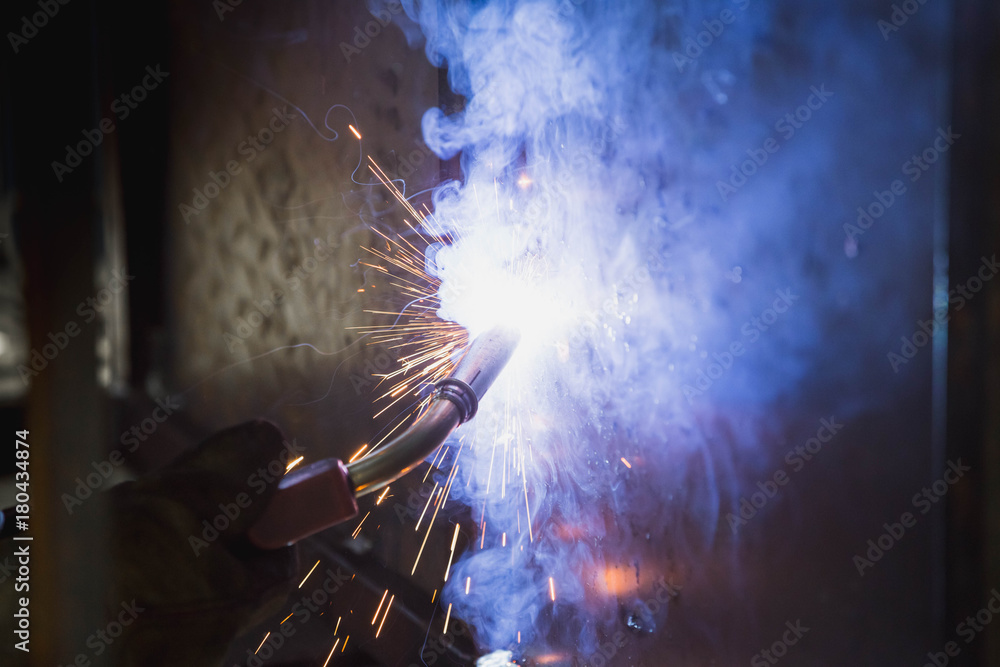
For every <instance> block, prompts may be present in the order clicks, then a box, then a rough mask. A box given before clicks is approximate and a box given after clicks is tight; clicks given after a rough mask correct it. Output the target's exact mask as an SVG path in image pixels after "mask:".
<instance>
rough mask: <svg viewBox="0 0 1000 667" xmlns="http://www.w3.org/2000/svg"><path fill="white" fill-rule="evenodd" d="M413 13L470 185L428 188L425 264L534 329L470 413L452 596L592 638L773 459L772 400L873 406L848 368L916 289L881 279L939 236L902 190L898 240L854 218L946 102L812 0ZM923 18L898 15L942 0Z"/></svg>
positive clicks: (589, 0) (465, 320) (507, 622)
mask: <svg viewBox="0 0 1000 667" xmlns="http://www.w3.org/2000/svg"><path fill="white" fill-rule="evenodd" d="M404 7H405V9H406V12H407V15H408V16H409V17H410V19H412V20H413V21H414V23H415V24H417V25H419V26H420V28H421V30H422V32H423V34H424V36H425V39H426V42H425V49H426V53H427V57H428V58H429V59H430V61H431V62H432V63H433V64H435V65H438V66H446V67H447V68H448V79H449V83H450V85H451V87H452V88H453V90H454V91H455V92H457V93H459V94H461V95H463V96H464V97H465V98H466V105H465V108H464V109H463V110H462V111H459V112H457V113H454V114H451V115H446V114H445V113H444V112H442V111H441V110H440V109H436V108H432V109H429V110H428V111H427V112H426V114H425V115H424V118H423V132H424V139H425V141H426V142H427V144H428V146H429V147H431V149H432V150H433V151H434V152H435V153H437V154H438V155H439V156H440V157H442V158H449V157H452V156H454V155H456V154H459V153H460V154H461V166H462V175H463V176H462V180H461V182H453V183H446V184H442V186H441V187H440V188H439V189H438V190H437V192H436V193H435V196H434V213H435V218H436V220H437V224H438V225H440V226H443V227H445V228H446V229H448V230H449V231H451V232H452V233H453V234H454V235H455V236H456V237H457V239H458V240H457V241H456V243H455V244H454V245H451V246H448V247H441V248H437V249H435V250H436V252H435V251H432V252H431V253H430V256H431V257H432V258H433V262H432V265H431V266H430V267H429V268H430V269H431V270H432V271H434V272H436V273H437V274H438V275H439V276H440V277H441V279H442V281H443V284H442V291H441V294H442V311H441V314H442V316H443V317H446V318H448V319H453V320H455V321H458V322H459V323H461V324H463V325H465V326H467V327H469V328H470V330H472V332H473V333H475V332H476V330H477V329H482V328H485V327H486V326H488V324H489V322H488V320H489V318H490V316H494V317H498V318H499V319H502V320H505V321H506V320H510V319H521V320H523V321H520V322H519V323H520V324H521V325H522V329H524V330H525V331H527V332H529V335H528V338H529V340H530V345H525V346H522V347H523V348H525V349H519V350H518V353H517V355H516V357H515V359H516V363H515V364H514V367H513V368H510V369H508V371H507V372H505V374H504V376H503V377H502V378H501V382H500V384H499V385H498V387H496V388H495V389H494V390H493V392H492V393H491V394H490V395H489V396H487V398H486V400H484V402H483V406H482V408H481V412H480V415H479V416H478V417H477V419H476V420H475V422H473V423H472V424H470V425H469V427H471V428H467V429H464V433H465V436H464V439H463V443H464V444H463V447H464V449H463V453H462V455H461V457H460V460H459V461H460V463H459V465H460V471H459V473H458V474H457V475H456V482H455V484H454V487H453V492H452V495H453V497H458V498H459V499H460V500H462V501H463V502H465V503H467V504H468V506H469V507H470V508H471V512H472V516H473V518H474V519H475V520H477V521H479V522H480V524H479V526H480V531H483V530H485V535H483V534H482V533H481V534H480V535H478V536H477V538H476V539H475V540H474V547H473V548H472V549H470V551H469V552H468V553H466V554H465V555H464V556H463V557H462V559H461V560H460V561H459V562H458V563H456V565H455V566H454V567H453V570H452V573H451V577H450V579H449V582H448V585H447V587H446V588H445V591H444V599H445V602H450V603H452V604H453V605H454V611H453V614H454V615H456V616H459V617H461V618H463V619H464V620H466V621H467V622H469V623H471V624H472V625H473V626H474V628H475V631H476V637H477V640H478V642H479V644H480V646H481V647H482V648H484V649H490V650H492V649H501V648H511V649H513V650H514V651H515V654H517V653H518V640H520V646H522V647H524V646H527V645H529V644H532V643H534V644H536V645H538V644H542V645H547V646H551V647H556V648H559V647H561V648H563V649H565V648H567V647H573V650H575V651H576V652H577V654H579V655H587V654H590V653H593V651H594V650H596V648H597V643H598V639H597V636H598V635H599V633H600V631H601V630H602V628H603V629H606V628H608V627H610V626H611V625H613V624H614V623H618V622H620V621H621V620H622V619H621V605H622V600H624V599H627V598H628V597H629V596H634V595H635V594H636V590H635V589H636V582H638V581H639V580H640V579H642V580H643V581H650V580H651V579H648V577H650V576H651V575H650V573H649V572H648V571H641V570H642V569H643V567H646V568H649V567H653V568H655V567H659V565H657V564H651V563H645V562H644V561H643V560H642V558H640V556H639V554H649V553H650V552H651V551H652V552H653V553H656V552H657V550H661V551H665V550H669V551H670V554H671V556H672V557H677V558H684V557H689V558H691V557H694V556H696V555H697V554H698V553H702V552H705V551H707V550H710V549H712V547H713V543H714V540H715V537H716V527H717V526H718V525H720V521H721V518H720V517H721V515H722V513H723V512H724V511H728V506H725V504H726V503H728V502H729V501H730V500H731V499H732V498H734V497H736V496H738V494H739V486H740V484H742V483H744V481H745V479H748V478H749V477H751V476H752V475H753V474H755V473H756V471H757V470H758V469H765V468H767V467H768V466H770V465H773V463H772V462H771V460H772V459H773V456H774V455H775V453H776V452H775V451H772V449H774V448H770V449H769V447H770V446H769V445H768V444H767V443H765V442H764V441H763V440H762V438H761V437H760V433H761V432H763V431H764V430H766V429H767V428H768V427H769V426H770V425H771V424H769V421H768V418H767V417H766V415H767V414H768V410H769V409H770V407H771V406H774V405H775V404H780V403H781V402H783V401H788V400H791V399H793V398H794V397H795V396H796V395H797V393H798V392H799V391H800V390H801V387H802V386H804V385H809V383H810V382H812V378H815V377H817V376H822V377H823V381H824V383H826V386H827V387H828V388H829V395H830V396H836V397H837V398H836V402H835V403H827V404H824V405H822V406H821V407H817V415H818V414H819V412H822V411H833V410H834V409H836V410H838V416H843V417H844V418H847V417H848V416H849V415H850V413H851V412H852V411H854V410H856V409H857V408H858V407H859V406H862V405H867V406H872V405H875V404H877V403H878V402H879V400H880V392H884V391H885V386H884V385H883V386H882V387H876V386H872V387H870V388H865V386H864V385H863V383H858V382H857V380H858V378H860V377H862V373H863V372H864V370H865V368H866V367H869V366H871V365H873V364H880V363H881V364H884V363H885V360H884V353H885V351H886V349H887V346H888V345H889V344H890V342H891V341H892V340H893V336H894V335H895V334H896V333H897V332H898V331H899V330H900V327H904V328H905V326H908V324H907V323H908V322H911V320H910V319H909V318H910V317H911V314H912V313H914V312H923V311H921V310H920V309H921V308H922V307H925V306H927V305H929V304H922V303H918V302H916V301H915V300H914V298H915V297H913V296H910V295H911V294H912V290H907V289H906V288H905V287H906V286H905V284H904V281H905V280H907V276H906V275H904V274H903V273H902V272H900V271H896V270H894V269H893V268H892V267H894V266H899V265H906V264H907V263H913V262H920V261H925V259H926V257H927V256H928V254H929V247H930V234H929V233H928V229H929V226H930V224H931V223H930V220H929V216H928V215H927V214H926V212H925V207H926V206H927V201H928V199H927V195H925V194H924V193H922V192H920V191H916V189H914V191H913V192H911V193H908V196H906V197H899V198H898V201H896V202H895V203H894V210H893V215H894V217H895V216H899V217H898V218H895V219H906V218H907V217H909V218H910V219H911V220H912V227H911V231H912V233H909V234H895V235H893V236H891V237H890V231H889V230H887V229H885V228H886V227H888V226H889V224H890V223H888V222H885V223H882V226H881V227H879V226H877V225H876V226H873V227H871V228H870V229H869V230H868V231H866V232H865V233H864V234H863V235H861V236H857V235H854V234H851V233H850V232H849V230H845V227H844V224H845V223H850V222H853V221H854V220H855V218H856V217H857V213H856V211H855V208H856V206H858V205H867V203H868V202H869V201H870V200H871V199H872V196H873V195H872V193H873V190H874V189H877V190H882V189H884V188H885V187H887V186H888V184H889V183H890V181H892V180H893V179H894V178H898V177H899V170H900V164H901V163H902V162H903V161H904V160H905V159H906V158H907V157H908V156H909V155H910V153H911V152H914V151H918V150H920V149H921V148H923V147H924V144H925V143H929V142H931V141H932V140H933V139H934V127H935V121H934V120H933V119H932V117H931V115H930V114H929V112H928V105H926V104H924V105H923V106H921V105H919V104H913V105H910V106H908V107H904V106H903V105H902V104H900V101H901V100H902V101H906V100H920V99H922V98H927V97H931V96H933V95H934V94H935V93H936V92H937V91H936V90H935V89H934V85H935V84H934V82H933V80H926V81H919V80H916V79H915V77H914V69H915V66H914V61H913V60H914V56H913V54H911V53H908V52H906V51H905V50H904V51H900V50H897V51H895V52H888V53H890V55H886V54H887V51H886V49H887V48H888V47H886V44H885V40H883V39H882V37H881V35H879V33H878V30H877V28H876V27H875V21H876V19H877V18H878V17H877V16H876V15H875V14H868V13H867V11H866V10H863V9H852V10H851V11H850V12H846V11H844V10H843V8H842V7H841V6H840V5H838V6H836V7H835V6H831V5H829V4H828V3H820V2H811V3H804V4H803V3H798V4H792V3H775V2H770V3H765V2H762V1H759V0H736V1H732V2H703V3H687V2H676V3H664V2H621V3H619V2H611V1H610V0H607V1H599V0H529V1H514V0H495V1H492V2H475V3H458V2H451V1H446V0H439V1H437V2H434V1H427V2H420V3H415V2H411V1H407V2H404ZM858 7H860V5H858ZM922 11H923V12H925V14H924V15H922V16H921V17H920V22H919V24H918V22H917V21H914V25H913V27H912V29H913V30H914V31H920V30H923V29H925V28H923V27H922V26H924V25H932V24H933V21H934V20H935V17H936V16H937V15H936V14H935V12H939V11H943V10H937V9H935V8H933V7H931V6H930V5H928V6H926V7H925V8H924V9H923V10H922ZM937 18H940V17H939V16H937ZM924 22H926V23H924ZM408 37H409V38H411V40H414V41H415V40H416V36H415V35H414V34H413V32H412V31H411V32H410V33H409V34H408ZM873 62H880V63H882V65H881V68H880V69H877V68H874V67H872V63H873ZM880 99H881V100H886V101H891V102H892V106H891V108H894V109H903V108H905V109H907V111H906V112H900V114H898V115H885V116H880V115H877V114H873V113H872V112H871V108H872V101H873V100H880ZM874 138H877V139H878V141H879V145H880V149H881V150H880V154H879V155H878V156H872V155H870V148H869V146H870V142H871V141H872V140H873V139H874ZM924 138H926V141H923V139H924ZM860 163H864V164H865V168H864V169H863V170H862V169H859V168H857V165H858V164H860ZM887 260H888V261H887ZM505 272H506V274H507V275H505ZM484 276H485V279H484V278H483V277H484ZM511 276H513V278H511ZM477 281H478V282H477ZM491 285H492V286H494V287H495V286H498V285H499V289H497V291H496V292H495V293H494V292H489V289H490V286H491ZM487 293H488V294H487ZM504 294H507V295H509V294H517V295H518V298H517V299H516V300H515V302H514V303H513V304H507V303H505V300H504ZM894 294H901V295H903V296H901V297H899V298H893V297H892V296H891V295H894ZM873 303H874V304H879V306H878V307H879V309H880V312H879V316H878V317H871V316H870V308H871V304H873ZM518 304H521V305H520V306H518ZM484 306H485V309H484ZM862 341H863V342H862ZM893 382H899V383H901V380H899V381H897V380H893ZM896 386H900V384H897V385H896ZM847 387H850V393H849V394H848V393H846V392H845V391H844V389H845V388H847ZM720 424H721V425H720ZM720 434H721V435H720ZM710 439H711V442H710ZM748 453H749V456H748V455H747V454H748ZM737 460H739V461H741V462H742V463H741V464H739V466H737V464H736V462H735V461H737ZM747 461H750V463H746V462H747ZM737 467H740V468H749V469H741V470H737ZM529 515H530V517H531V521H530V530H529V520H528V517H529ZM480 517H482V520H481V519H480ZM721 525H724V524H721ZM504 536H505V537H504ZM504 540H505V544H504ZM481 543H482V545H483V547H482V548H480V544H481ZM662 560H663V559H661V561H662ZM655 562H656V561H653V563H655ZM654 576H655V575H654ZM467 582H468V585H469V592H468V594H467V593H466V585H467ZM553 591H554V592H555V597H556V601H555V602H553V601H552V599H551V594H552V592H553ZM666 613H667V612H666V610H664V611H663V612H662V613H661V614H660V616H659V617H658V618H655V619H647V620H646V621H645V622H646V623H647V624H648V623H652V624H659V623H663V622H664V621H665V619H666V617H667V616H666Z"/></svg>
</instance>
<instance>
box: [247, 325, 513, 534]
mask: <svg viewBox="0 0 1000 667" xmlns="http://www.w3.org/2000/svg"><path fill="white" fill-rule="evenodd" d="M519 340H520V334H519V333H518V332H517V331H516V330H513V329H510V328H507V327H495V328H493V329H490V330H489V331H487V332H485V333H483V334H481V335H479V336H477V337H476V338H475V339H474V340H473V341H472V343H471V344H470V345H469V347H468V349H467V350H466V351H465V354H464V355H462V358H461V359H460V360H459V362H458V364H457V365H456V366H455V369H454V370H453V371H452V373H451V375H449V376H448V377H446V378H444V379H443V380H441V381H439V382H437V383H436V384H435V388H434V394H433V396H432V397H431V400H430V402H428V404H427V407H426V408H425V409H424V411H423V412H422V413H421V414H420V416H419V417H417V420H416V421H415V422H414V423H413V425H411V426H410V427H409V428H408V429H406V430H405V431H403V432H402V433H401V434H400V435H398V436H396V437H395V438H394V439H393V440H391V441H390V442H389V443H387V444H386V445H384V446H382V447H381V448H379V449H378V450H376V451H374V452H372V453H371V454H369V455H368V456H366V457H365V458H363V459H361V460H359V461H354V462H352V463H350V464H348V465H346V466H345V465H344V464H343V463H342V462H341V461H339V460H337V459H324V460H322V461H317V462H315V463H313V464H310V465H308V466H306V467H304V468H302V469H300V470H297V471H295V472H293V473H291V474H289V475H286V476H285V477H284V478H283V479H282V480H281V482H280V483H279V484H278V490H277V492H276V493H275V495H274V497H273V498H272V499H271V502H270V503H269V504H268V507H267V509H266V510H265V512H264V515H263V516H262V517H261V518H260V520H258V521H257V523H256V524H254V526H253V528H251V529H250V540H251V541H252V542H253V543H254V544H256V545H257V546H259V547H261V548H264V549H275V548H278V547H282V546H286V545H289V544H294V543H295V542H298V541H299V540H301V539H304V538H306V537H309V536H310V535H312V534H314V533H318V532H319V531H321V530H324V529H326V528H329V527H330V526H333V525H336V524H338V523H341V522H343V521H347V520H348V519H350V518H352V517H354V516H356V515H357V513H358V503H357V498H358V497H360V496H363V495H365V494H368V493H371V492H373V491H377V490H378V489H381V488H383V487H385V486H388V485H389V484H391V483H392V482H394V481H396V480H397V479H399V478H400V477H402V476H403V475H405V474H407V473H408V472H410V471H411V470H413V469H414V468H416V467H417V466H418V465H420V463H421V462H422V461H423V460H424V459H426V458H427V457H428V456H429V455H430V454H431V453H432V452H433V451H434V450H435V449H437V448H438V447H439V446H441V444H442V443H444V441H445V440H447V439H448V436H449V435H451V433H452V431H454V430H455V429H456V428H458V426H459V425H460V424H463V423H465V422H467V421H469V420H470V419H472V418H473V417H474V416H475V414H476V411H477V410H478V409H479V401H480V400H482V398H483V396H485V395H486V392H487V390H489V388H490V387H491V386H493V383H494V381H495V380H496V379H497V376H499V375H500V372H501V371H502V370H503V369H504V367H505V366H506V365H507V362H508V361H510V358H511V356H512V355H513V354H514V349H515V348H516V347H517V344H518V341H519Z"/></svg>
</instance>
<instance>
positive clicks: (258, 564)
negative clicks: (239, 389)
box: [110, 421, 298, 667]
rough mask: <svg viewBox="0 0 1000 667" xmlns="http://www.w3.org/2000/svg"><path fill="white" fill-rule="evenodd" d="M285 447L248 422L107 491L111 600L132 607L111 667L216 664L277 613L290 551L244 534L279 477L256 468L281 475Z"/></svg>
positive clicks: (293, 561)
mask: <svg viewBox="0 0 1000 667" xmlns="http://www.w3.org/2000/svg"><path fill="white" fill-rule="evenodd" d="M284 445H285V443H284V439H283V437H282V434H281V431H279V430H278V428H277V427H276V426H274V425H273V424H271V423H269V422H265V421H254V422H247V423H245V424H241V425H239V426H235V427H233V428H230V429H227V430H225V431H222V432H220V433H218V434H216V435H214V436H212V437H211V438H209V439H208V440H206V441H205V442H203V443H201V444H200V445H198V447H196V448H195V449H194V450H192V451H190V452H187V453H185V454H183V455H182V456H180V457H179V458H178V459H177V460H176V461H174V462H173V463H172V464H170V465H169V466H168V467H166V468H165V469H163V470H161V471H159V472H157V473H155V474H152V475H149V476H148V477H145V478H142V479H140V480H137V481H135V482H128V483H125V484H121V485H119V486H117V487H115V488H114V489H112V490H111V491H110V494H111V496H112V497H111V502H110V505H111V512H112V522H113V528H112V530H113V539H112V544H113V548H112V550H113V555H114V565H113V567H114V570H115V573H114V581H115V590H114V592H113V593H111V598H110V599H111V600H114V601H118V603H120V602H121V601H125V602H126V603H131V601H132V600H133V599H134V600H135V601H136V603H135V610H133V614H134V617H135V619H134V621H133V622H132V623H131V624H130V625H128V626H127V627H126V628H125V632H124V634H123V635H122V638H121V639H120V640H118V641H116V642H115V645H114V647H113V650H114V652H115V654H116V655H115V656H114V658H115V661H114V664H116V665H124V666H126V667H151V666H153V665H182V666H184V667H201V666H205V667H209V666H210V667H217V666H218V665H220V664H221V663H222V660H223V658H224V657H225V655H226V652H227V649H228V647H229V644H230V643H231V642H232V640H233V639H234V638H235V637H236V636H238V635H239V634H241V632H242V631H244V630H246V629H247V628H249V627H251V626H253V625H255V624H257V623H259V622H261V621H263V620H264V619H266V618H267V617H268V616H269V615H271V614H274V613H277V611H278V608H279V607H280V605H281V604H282V603H283V602H284V600H285V598H286V597H287V595H288V593H289V591H290V590H292V588H293V586H294V581H293V577H294V576H295V574H296V572H297V565H298V563H297V552H296V550H295V547H288V548H283V549H277V550H273V551H262V550H260V549H257V548H255V547H253V546H252V545H250V544H249V542H248V541H247V540H246V537H245V532H246V531H247V529H248V528H249V527H250V526H252V525H253V523H254V522H255V521H256V520H257V518H258V517H259V516H260V515H261V514H262V512H263V510H264V508H265V507H266V506H267V503H268V501H269V500H270V498H271V496H272V495H273V493H274V491H275V490H276V489H277V485H278V480H279V479H280V475H278V476H273V475H271V474H269V473H268V474H263V475H262V474H261V472H260V471H261V470H262V469H263V470H265V471H266V469H267V468H268V466H269V465H270V466H271V470H272V471H274V470H276V469H277V467H278V466H276V465H275V462H277V463H278V464H279V465H280V469H281V471H282V472H283V471H284V469H285V466H286V465H287V463H288V459H289V456H290V452H289V451H288V449H287V448H286V447H285V446H284ZM268 479H269V480H271V481H270V482H267V481H266V480H268ZM220 505H221V507H220ZM243 505H245V506H243ZM234 514H235V516H233V515H234ZM222 517H225V518H222ZM206 521H207V524H208V525H209V526H212V528H211V529H206V524H205V523H203V522H206ZM227 522H228V524H229V526H228V527H224V529H223V530H219V531H218V533H217V534H216V533H213V532H212V531H213V530H215V526H213V525H212V524H213V523H215V524H216V525H217V526H225V524H226V523H227ZM111 604H115V602H112V603H111ZM139 610H141V611H139Z"/></svg>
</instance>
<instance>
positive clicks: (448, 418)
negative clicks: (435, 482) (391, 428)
mask: <svg viewBox="0 0 1000 667" xmlns="http://www.w3.org/2000/svg"><path fill="white" fill-rule="evenodd" d="M519 340H520V335H519V334H518V333H517V331H515V330H513V329H509V328H506V327H496V328H493V329H490V330H489V331H487V332H486V333H483V334H481V335H480V336H477V337H476V338H475V340H473V341H472V344H470V345H469V348H468V349H467V350H466V351H465V354H464V355H462V358H461V359H460V360H459V362H458V364H457V365H456V366H455V370H453V371H452V373H451V375H449V376H448V377H446V378H444V379H443V380H441V381H439V382H438V383H437V384H436V385H435V389H434V396H433V397H432V398H431V401H430V403H428V405H427V408H426V409H425V410H424V412H423V414H421V415H420V417H419V418H418V419H417V421H416V422H415V423H414V424H413V425H412V426H411V427H410V428H408V429H407V430H406V431H404V432H403V433H402V434H401V435H400V436H398V437H397V438H396V439H395V440H393V441H392V442H390V443H388V444H387V445H385V446H384V447H382V448H381V449H379V450H378V451H376V452H374V453H372V454H370V455H369V456H367V457H366V458H363V459H361V460H360V461H356V462H354V463H351V464H350V465H348V466H347V470H348V473H349V474H350V477H351V482H352V483H353V484H354V493H355V495H358V496H362V495H365V494H366V493H371V492H372V491H376V490H378V489H380V488H382V487H384V486H386V485H387V484H391V483H392V482H394V481H395V480H397V479H399V478H400V477H402V476H403V475H405V474H406V473H408V472H409V471H410V470H412V469H413V468H415V467H417V466H418V465H420V462H421V461H423V460H424V459H425V458H427V456H428V455H430V453H431V452H433V451H434V450H435V449H437V448H438V447H439V446H440V445H441V443H443V442H444V441H445V440H446V439H447V438H448V436H449V435H451V432H452V431H454V430H455V429H456V428H457V427H458V426H459V424H463V423H465V422H467V421H469V420H470V419H472V418H473V417H474V416H475V414H476V411H477V410H478V409H479V401H480V400H481V399H482V398H483V396H485V395H486V392H487V390H489V388H490V387H491V386H493V382H494V381H495V380H496V379H497V376H498V375H500V371H502V370H503V369H504V367H505V366H506V365H507V362H508V361H510V357H511V355H513V353H514V349H515V348H516V347H517V343H518V341H519Z"/></svg>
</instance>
